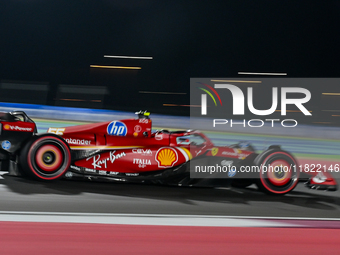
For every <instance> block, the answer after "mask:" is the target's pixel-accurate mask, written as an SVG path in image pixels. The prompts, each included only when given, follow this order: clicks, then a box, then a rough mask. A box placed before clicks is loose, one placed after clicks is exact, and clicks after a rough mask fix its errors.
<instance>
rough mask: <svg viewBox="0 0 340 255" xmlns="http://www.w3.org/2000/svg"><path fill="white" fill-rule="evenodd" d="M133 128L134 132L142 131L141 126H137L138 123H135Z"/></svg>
mask: <svg viewBox="0 0 340 255" xmlns="http://www.w3.org/2000/svg"><path fill="white" fill-rule="evenodd" d="M133 130H135V132H137V133H139V132H140V131H142V127H141V126H139V125H136V126H135V127H134V129H133Z"/></svg>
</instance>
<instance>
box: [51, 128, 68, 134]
mask: <svg viewBox="0 0 340 255" xmlns="http://www.w3.org/2000/svg"><path fill="white" fill-rule="evenodd" d="M64 131H65V128H52V127H51V128H49V129H48V130H47V133H53V134H56V135H63V134H64Z"/></svg>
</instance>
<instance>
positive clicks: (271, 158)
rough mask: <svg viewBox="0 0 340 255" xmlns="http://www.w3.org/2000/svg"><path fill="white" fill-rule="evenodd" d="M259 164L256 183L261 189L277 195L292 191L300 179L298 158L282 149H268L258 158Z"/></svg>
mask: <svg viewBox="0 0 340 255" xmlns="http://www.w3.org/2000/svg"><path fill="white" fill-rule="evenodd" d="M256 161H257V162H256V163H257V165H258V166H259V179H258V180H257V182H256V184H257V186H258V187H259V189H260V190H262V191H264V192H266V193H269V194H275V195H284V194H286V193H288V192H290V191H292V190H293V189H294V188H295V187H296V185H297V183H298V179H299V171H298V169H297V163H296V160H295V159H294V157H293V156H292V155H290V154H289V153H287V152H285V151H281V150H275V149H274V150H268V151H266V152H264V153H262V154H261V155H259V157H258V158H257V160H256Z"/></svg>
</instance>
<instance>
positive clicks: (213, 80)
mask: <svg viewBox="0 0 340 255" xmlns="http://www.w3.org/2000/svg"><path fill="white" fill-rule="evenodd" d="M211 81H214V82H240V83H262V81H241V80H211Z"/></svg>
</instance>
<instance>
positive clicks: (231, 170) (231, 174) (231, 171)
mask: <svg viewBox="0 0 340 255" xmlns="http://www.w3.org/2000/svg"><path fill="white" fill-rule="evenodd" d="M235 175H236V168H230V169H229V171H228V177H234V176H235Z"/></svg>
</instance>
